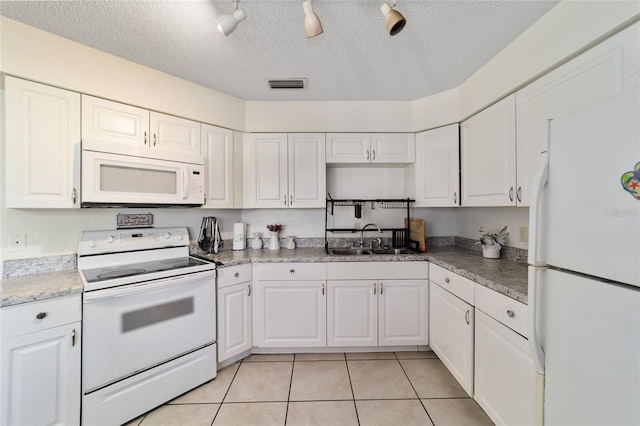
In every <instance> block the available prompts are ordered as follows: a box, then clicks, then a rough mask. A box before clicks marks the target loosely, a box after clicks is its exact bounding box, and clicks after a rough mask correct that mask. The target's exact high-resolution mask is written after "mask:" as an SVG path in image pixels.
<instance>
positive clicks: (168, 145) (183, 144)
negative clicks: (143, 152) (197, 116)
mask: <svg viewBox="0 0 640 426" xmlns="http://www.w3.org/2000/svg"><path fill="white" fill-rule="evenodd" d="M149 127H150V130H151V147H153V148H154V149H159V150H162V151H167V152H172V153H176V154H180V153H190V154H194V155H200V123H198V122H195V121H191V120H187V119H184V118H180V117H174V116H172V115H167V114H161V113H159V112H154V111H151V115H150V124H149ZM179 158H180V157H178V159H179Z"/></svg>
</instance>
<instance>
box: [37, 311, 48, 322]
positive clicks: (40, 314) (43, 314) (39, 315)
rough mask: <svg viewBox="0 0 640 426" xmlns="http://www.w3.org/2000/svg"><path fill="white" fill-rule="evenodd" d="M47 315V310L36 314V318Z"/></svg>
mask: <svg viewBox="0 0 640 426" xmlns="http://www.w3.org/2000/svg"><path fill="white" fill-rule="evenodd" d="M46 317H47V313H46V312H39V313H38V315H36V318H37V319H39V320H41V319H45V318H46Z"/></svg>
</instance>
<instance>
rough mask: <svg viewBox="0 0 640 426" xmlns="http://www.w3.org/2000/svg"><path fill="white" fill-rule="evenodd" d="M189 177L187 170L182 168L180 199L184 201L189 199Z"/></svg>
mask: <svg viewBox="0 0 640 426" xmlns="http://www.w3.org/2000/svg"><path fill="white" fill-rule="evenodd" d="M188 177H189V175H188V174H187V170H186V169H185V168H184V167H183V168H182V199H183V200H186V199H187V197H189V181H188V179H187V178H188Z"/></svg>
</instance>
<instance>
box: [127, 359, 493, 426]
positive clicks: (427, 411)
mask: <svg viewBox="0 0 640 426" xmlns="http://www.w3.org/2000/svg"><path fill="white" fill-rule="evenodd" d="M491 424H493V423H492V422H491V420H490V419H489V418H488V417H487V415H486V414H485V413H484V411H482V409H481V408H480V407H479V406H478V404H476V402H475V401H474V400H473V399H471V398H469V397H468V396H467V394H466V393H465V392H464V390H463V389H462V388H461V387H460V385H459V384H458V382H457V381H456V380H455V379H454V378H453V376H451V374H450V373H449V372H448V371H447V369H446V367H445V366H444V365H443V364H442V362H441V361H440V360H439V359H438V358H437V357H436V356H435V354H434V353H433V352H386V353H347V354H295V355H293V354H290V355H251V356H249V357H247V358H245V359H244V360H242V362H238V363H235V364H233V365H230V366H229V367H226V368H224V369H222V370H220V371H218V376H217V377H216V378H215V379H214V380H212V381H210V382H208V383H205V384H204V385H202V386H200V387H198V388H196V389H194V390H192V391H190V392H187V393H185V394H184V395H181V396H179V397H178V398H176V399H174V400H172V401H170V402H168V403H167V404H165V405H162V406H160V407H158V408H156V409H155V410H153V411H150V412H148V413H146V414H145V415H143V416H140V417H138V418H137V419H135V420H133V421H131V422H129V423H128V424H127V426H134V425H135V426H159V425H167V426H174V425H180V426H191V425H193V426H198V425H203V426H205V425H206V426H218V425H256V426H258V425H259V426H262V425H331V426H337V425H340V426H342V425H344V426H348V425H355V426H357V425H362V426H366V425H403V426H405V425H435V426H441V425H452V426H453V425H455V426H461V425H491Z"/></svg>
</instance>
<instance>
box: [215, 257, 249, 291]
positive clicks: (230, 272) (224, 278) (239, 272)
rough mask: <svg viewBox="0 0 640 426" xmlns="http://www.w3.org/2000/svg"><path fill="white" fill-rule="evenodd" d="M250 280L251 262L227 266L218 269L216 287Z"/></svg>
mask: <svg viewBox="0 0 640 426" xmlns="http://www.w3.org/2000/svg"><path fill="white" fill-rule="evenodd" d="M246 281H251V264H250V263H247V264H246V265H238V266H228V267H226V268H224V267H223V268H220V269H218V288H224V287H229V286H230V285H234V284H238V283H242V282H246Z"/></svg>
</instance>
